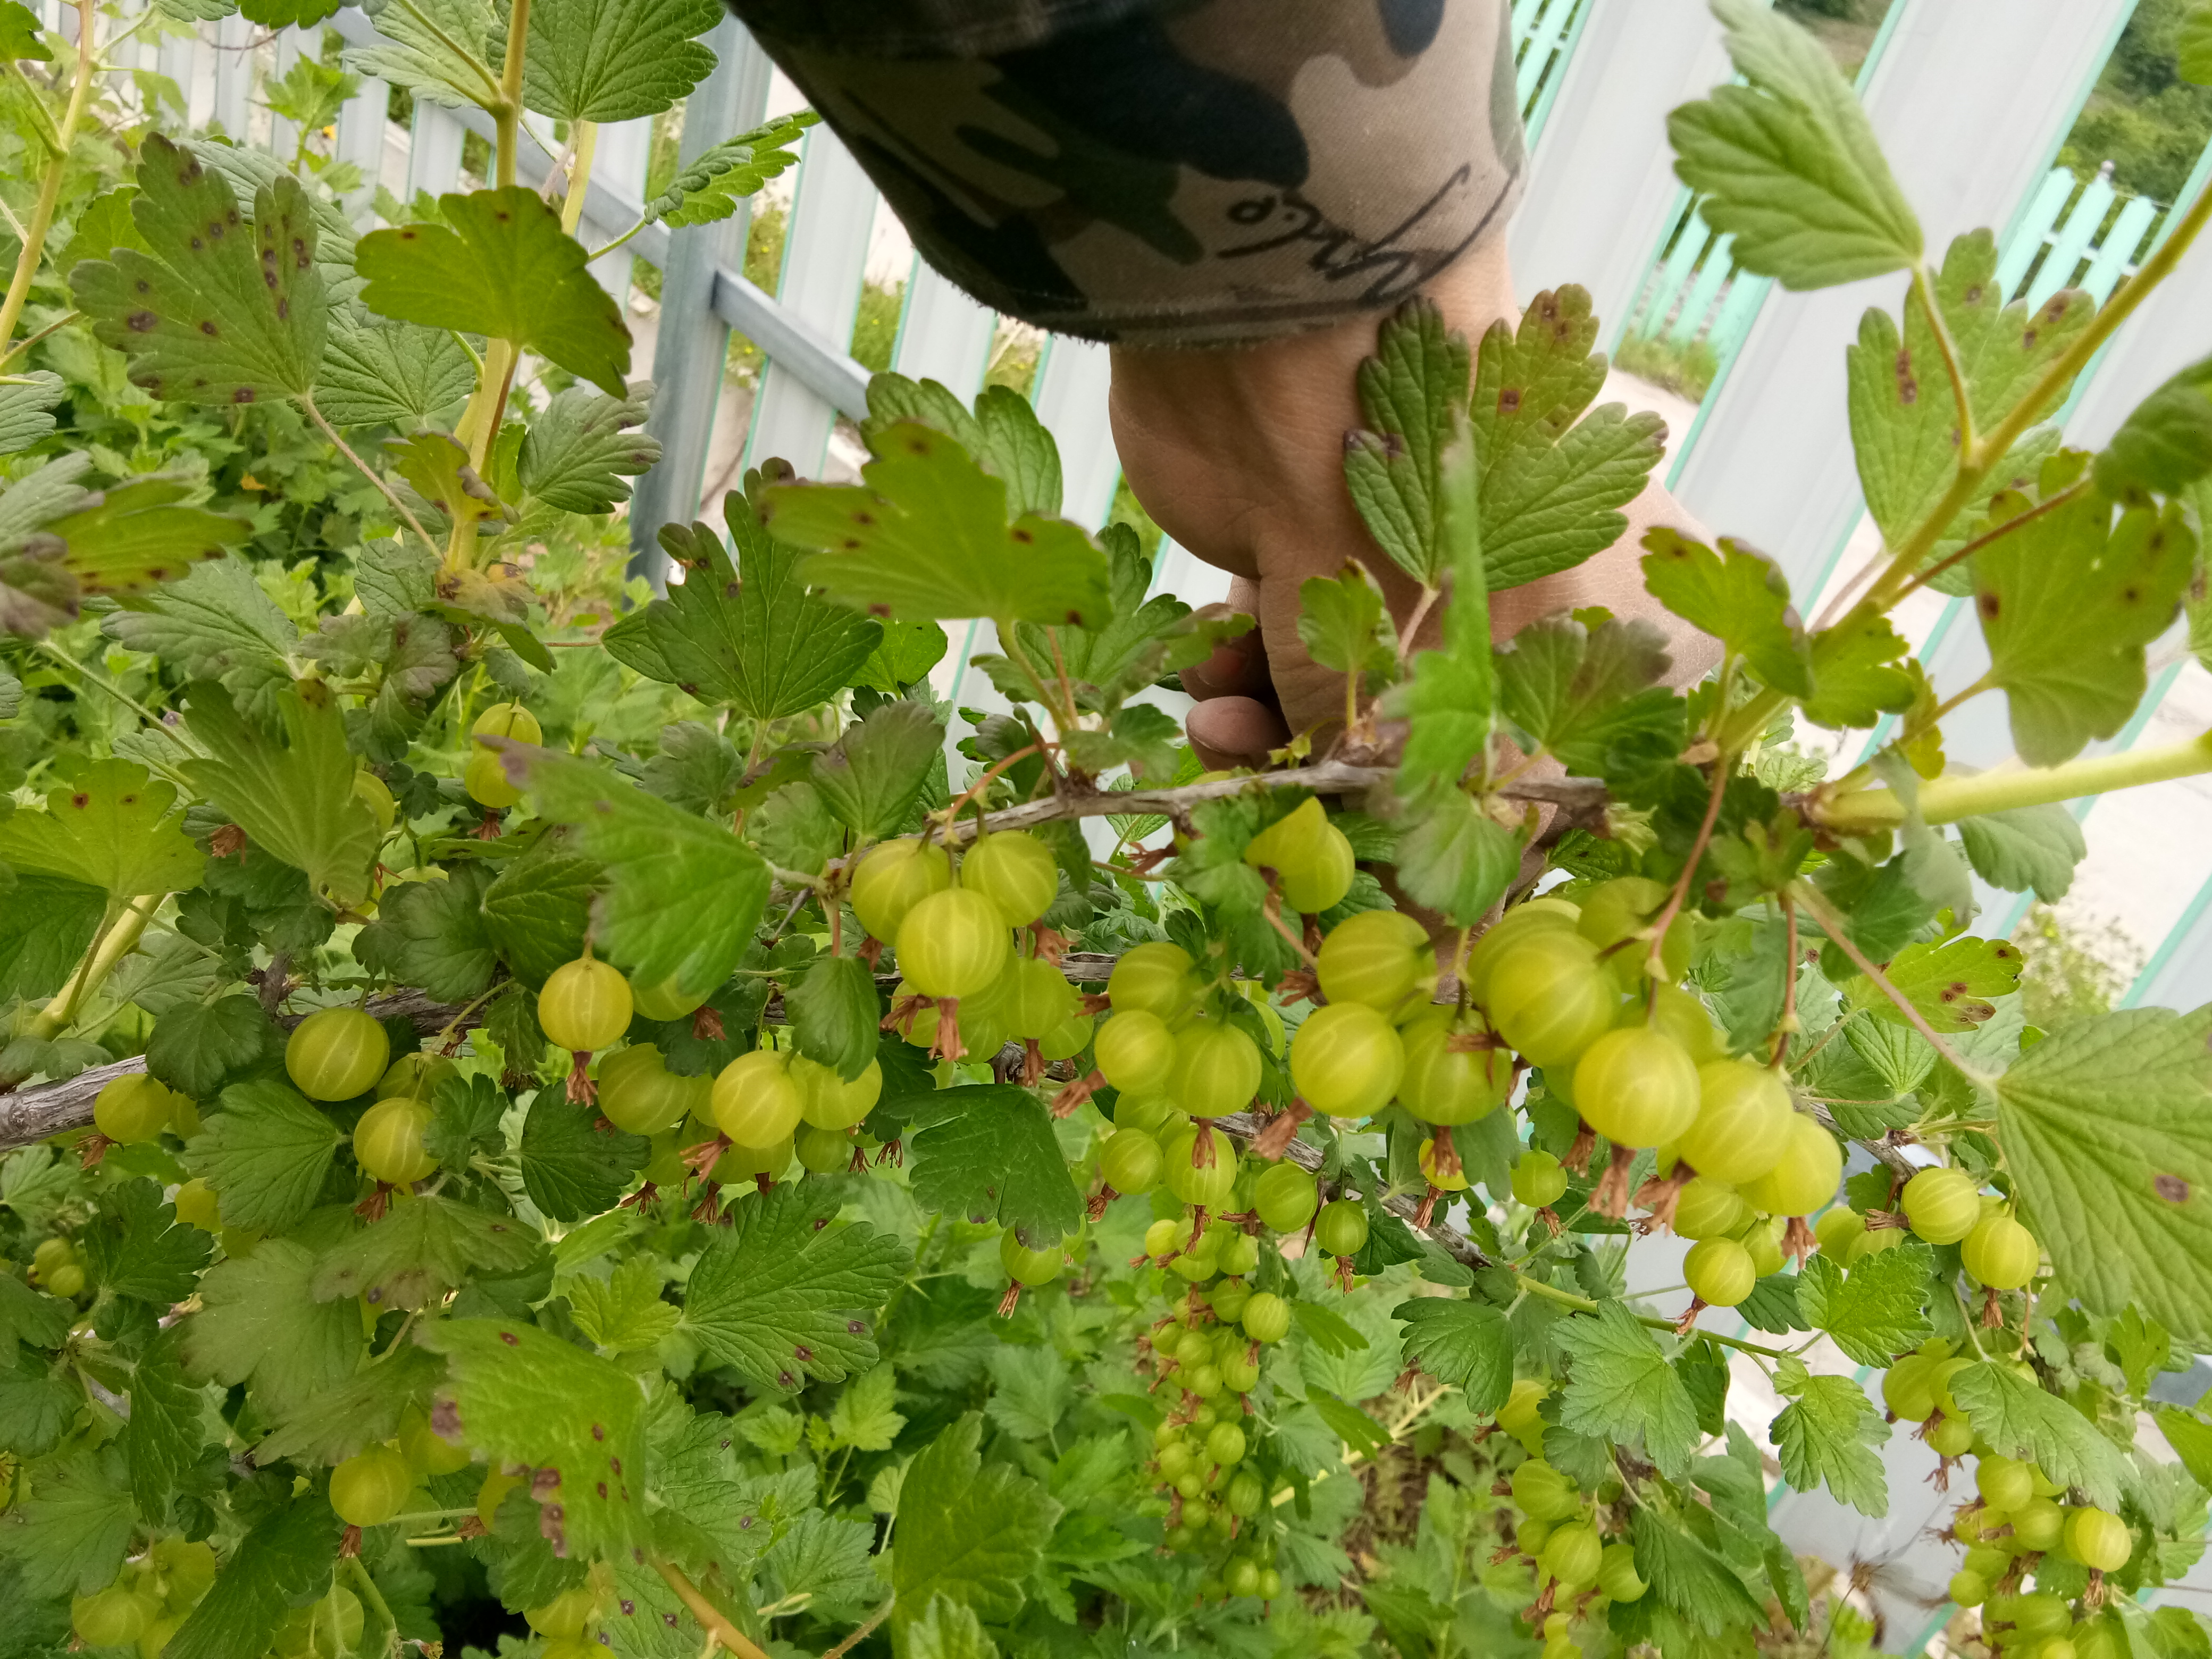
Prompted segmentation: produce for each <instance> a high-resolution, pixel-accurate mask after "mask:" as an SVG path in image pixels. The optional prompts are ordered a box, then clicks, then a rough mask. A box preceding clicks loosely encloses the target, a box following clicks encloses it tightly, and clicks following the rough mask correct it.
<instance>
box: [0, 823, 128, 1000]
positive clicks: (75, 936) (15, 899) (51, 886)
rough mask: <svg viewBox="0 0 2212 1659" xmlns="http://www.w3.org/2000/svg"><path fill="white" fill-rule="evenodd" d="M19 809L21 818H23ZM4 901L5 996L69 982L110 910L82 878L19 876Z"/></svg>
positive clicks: (0, 952) (0, 942)
mask: <svg viewBox="0 0 2212 1659" xmlns="http://www.w3.org/2000/svg"><path fill="white" fill-rule="evenodd" d="M18 817H21V814H18ZM6 892H7V898H6V900H5V902H0V997H8V996H16V997H23V998H31V997H48V996H52V994H54V993H55V992H57V991H58V990H60V989H61V988H62V987H63V986H64V985H65V984H67V983H68V982H69V977H70V974H72V973H73V972H75V971H76V965H77V963H78V962H79V961H80V960H82V957H83V956H84V953H85V951H87V950H88V949H89V948H90V947H91V945H92V941H93V937H94V934H96V933H99V931H100V919H101V918H102V917H103V916H105V915H106V914H107V896H106V894H105V893H103V892H101V891H100V889H98V888H97V887H88V886H86V885H85V884H83V883H82V882H81V881H64V880H61V879H60V878H58V877H54V876H37V875H19V876H17V877H16V878H15V882H14V884H12V885H10V886H9V887H8V888H7V889H6Z"/></svg>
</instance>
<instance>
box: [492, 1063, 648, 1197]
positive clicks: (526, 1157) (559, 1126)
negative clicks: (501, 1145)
mask: <svg viewBox="0 0 2212 1659" xmlns="http://www.w3.org/2000/svg"><path fill="white" fill-rule="evenodd" d="M598 1116H599V1114H598V1113H596V1112H594V1111H592V1110H591V1109H589V1108H586V1107H583V1106H578V1105H575V1104H574V1103H571V1102H570V1101H568V1099H567V1098H565V1097H563V1096H562V1092H561V1091H559V1090H558V1089H540V1090H539V1091H538V1098H537V1100H536V1101H535V1102H533V1103H532V1105H531V1108H530V1115H529V1116H528V1117H526V1118H525V1119H524V1120H523V1123H522V1141H521V1144H520V1147H519V1148H518V1149H517V1152H518V1156H519V1157H520V1159H521V1164H522V1189H523V1190H524V1191H525V1192H526V1193H528V1194H530V1201H531V1202H532V1204H535V1205H536V1206H538V1209H539V1210H541V1211H542V1212H544V1214H545V1215H546V1217H547V1218H549V1219H550V1220H554V1221H581V1220H582V1219H583V1218H585V1217H586V1216H593V1215H598V1214H599V1212H602V1211H604V1210H611V1209H612V1208H613V1207H614V1205H615V1200H617V1199H618V1198H620V1197H621V1196H622V1195H623V1192H624V1191H625V1190H626V1189H627V1188H629V1181H630V1177H631V1176H634V1175H635V1174H636V1173H637V1172H638V1170H641V1169H642V1168H644V1166H645V1160H646V1158H647V1155H648V1153H649V1152H650V1148H649V1146H647V1141H646V1139H645V1137H644V1136H643V1135H633V1134H625V1133H623V1132H622V1131H621V1130H619V1129H596V1128H593V1127H592V1123H593V1121H595V1120H596V1119H597V1118H598Z"/></svg>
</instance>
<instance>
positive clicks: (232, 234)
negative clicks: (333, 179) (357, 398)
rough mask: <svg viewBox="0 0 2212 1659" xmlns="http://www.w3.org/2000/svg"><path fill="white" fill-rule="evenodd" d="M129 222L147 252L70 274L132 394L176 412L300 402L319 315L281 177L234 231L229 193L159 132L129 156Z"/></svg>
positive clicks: (325, 309)
mask: <svg viewBox="0 0 2212 1659" xmlns="http://www.w3.org/2000/svg"><path fill="white" fill-rule="evenodd" d="M139 156H140V160H139V164H138V196H137V199H136V200H135V201H133V202H132V203H131V217H132V218H133V219H134V220H136V221H137V226H138V230H139V234H141V235H143V237H144V238H145V240H146V244H147V246H148V247H149V248H150V249H151V250H152V252H150V253H141V252H138V251H137V249H135V248H130V247H118V248H117V249H115V250H113V257H112V258H109V259H92V260H87V261H86V262H85V263H83V264H80V265H79V266H77V268H76V270H74V271H73V272H71V273H70V287H71V288H72V289H74V290H75V291H76V302H77V307H78V308H79V309H80V310H82V311H83V312H84V313H86V314H87V315H88V317H90V318H91V319H92V331H93V333H94V336H95V337H97V338H98V339H99V341H100V343H101V344H103V345H109V346H112V347H114V348H115V349H117V350H118V351H121V352H124V353H125V354H126V355H127V356H129V357H130V359H131V381H132V382H133V384H135V385H137V386H143V387H145V388H146V389H147V390H148V391H149V392H152V393H154V394H155V396H156V397H160V398H171V399H173V400H175V401H177V402H180V403H192V404H221V405H234V404H250V403H252V402H255V401H256V400H258V399H259V398H297V397H303V396H305V395H306V394H307V392H308V391H309V390H310V389H311V388H312V387H313V386H314V383H315V375H316V372H317V370H318V369H319V368H320V367H321V364H322V360H323V340H324V334H325V329H326V328H327V326H328V322H329V305H328V301H326V299H325V295H324V290H323V276H322V270H321V268H320V267H319V265H318V264H316V262H315V253H316V230H315V222H314V216H313V213H312V212H310V210H309V209H308V204H307V194H306V192H305V191H302V190H301V187H300V185H298V184H297V183H296V182H295V180H293V179H290V178H289V177H285V178H280V179H277V180H276V182H275V183H274V184H273V185H268V186H265V187H264V188H263V189H262V190H261V191H260V192H259V193H258V195H257V196H256V197H255V198H254V202H253V215H252V224H251V225H248V224H247V223H246V219H245V216H244V215H242V214H241V213H240V210H239V204H238V198H237V197H236V196H235V195H234V194H233V193H232V191H231V187H230V183H229V181H228V179H225V178H224V177H223V176H222V174H221V173H218V172H216V170H215V169H214V168H212V167H208V166H207V165H205V164H204V162H203V161H201V160H200V158H199V157H198V156H197V155H194V154H193V153H192V152H191V151H190V150H188V149H183V148H182V147H180V146H179V145H177V144H174V143H171V142H170V141H169V140H168V139H167V138H165V137H162V136H161V134H159V133H155V134H153V135H152V136H150V137H148V139H147V140H146V143H145V146H144V148H143V149H142V150H141V151H140V152H139Z"/></svg>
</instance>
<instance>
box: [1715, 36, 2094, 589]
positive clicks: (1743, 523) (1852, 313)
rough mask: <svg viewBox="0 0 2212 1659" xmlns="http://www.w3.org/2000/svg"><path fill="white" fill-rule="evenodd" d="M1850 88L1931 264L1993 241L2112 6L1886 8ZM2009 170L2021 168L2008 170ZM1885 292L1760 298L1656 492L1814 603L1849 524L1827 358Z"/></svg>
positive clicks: (1842, 435)
mask: <svg viewBox="0 0 2212 1659" xmlns="http://www.w3.org/2000/svg"><path fill="white" fill-rule="evenodd" d="M1899 3H1900V4H1902V5H1904V6H1905V7H1907V8H1908V10H1907V11H1906V12H1905V15H1903V16H1902V17H1901V18H1900V20H1899V24H1898V27H1897V29H1896V32H1895V37H1894V39H1893V41H1892V43H1891V46H1890V49H1889V50H1888V51H1887V52H1885V53H1884V54H1883V57H1882V60H1881V64H1879V65H1878V66H1877V67H1876V69H1875V73H1874V75H1873V76H1872V77H1871V79H1870V81H1869V85H1868V87H1867V89H1866V94H1865V97H1866V104H1867V108H1868V112H1869V115H1870V116H1871V117H1872V118H1873V121H1874V125H1875V131H1876V132H1877V133H1878V134H1879V135H1880V136H1881V140H1882V147H1883V149H1884V151H1885V153H1886V154H1887V155H1888V157H1889V159H1890V163H1891V166H1892V167H1893V169H1894V170H1895V172H1896V173H1897V176H1898V180H1899V184H1900V185H1902V186H1903V188H1904V191H1905V197H1906V199H1908V200H1909V201H1911V203H1912V204H1913V205H1914V207H1915V209H1916V210H1917V211H1918V213H1919V216H1920V220H1921V223H1922V224H1923V226H1924V227H1925V228H1926V233H1927V238H1928V245H1929V253H1930V256H1931V257H1932V258H1941V257H1942V252H1943V249H1944V248H1945V247H1946V246H1948V244H1949V242H1950V240H1951V238H1952V237H1954V235H1957V234H1960V233H1961V232H1963V231H1966V230H1970V229H1972V228H1974V227H1975V226H1977V225H1989V224H1994V225H1997V226H1999V227H2006V226H2008V225H2009V224H2010V223H2011V222H2012V220H2013V217H2014V214H2015V209H2016V208H2018V207H2019V206H2020V205H2021V204H2022V203H2023V201H2024V200H2025V199H2026V198H2027V197H2029V195H2030V194H2031V191H2032V190H2033V187H2034V186H2035V185H2037V184H2038V183H2039V181H2040V180H2041V179H2042V177H2043V175H2044V173H2045V168H2046V167H2047V166H2048V161H2047V158H2048V157H2049V155H2050V154H2051V149H2053V148H2054V147H2055V145H2056V143H2057V140H2058V138H2059V137H2060V136H2061V135H2062V134H2063V133H2064V132H2065V131H2066V130H2067V128H2068V127H2069V126H2070V125H2072V122H2073V118H2074V114H2075V111H2076V110H2078V109H2079V108H2080V107H2081V100H2082V99H2083V98H2084V97H2085V96H2086V95H2087V90H2088V88H2089V86H2090V85H2091V84H2092V83H2093V81H2094V78H2095V75H2096V70H2097V67H2098V65H2099V64H2101V62H2102V60H2103V55H2104V52H2105V51H2106V48H2107V46H2109V44H2110V42H2111V40H2112V36H2113V33H2114V31H2115V30H2116V28H2117V27H2118V23H2119V22H2120V21H2123V20H2124V16H2125V15H2126V11H2127V9H2128V5H2129V0H1899ZM2008 158H2024V159H2009V160H2008ZM1902 288H1903V284H1902V282H1901V280H1900V279H1899V278H1897V277H1894V276H1892V277H1886V278H1880V279H1875V280H1871V281H1868V282H1863V283H1849V284H1846V285H1844V286H1843V287H1839V288H1832V289H1821V290H1819V291H1817V292H1814V293H1809V294H1788V293H1784V292H1777V293H1776V294H1774V295H1771V297H1770V298H1769V299H1768V301H1767V302H1766V304H1765V306H1764V307H1762V308H1761V310H1760V313H1759V317H1758V319H1756V320H1755V321H1754V322H1753V325H1752V327H1751V331H1750V333H1749V335H1748V336H1747V338H1746V341H1745V344H1744V348H1743V350H1742V352H1741V355H1740V356H1739V357H1738V358H1737V361H1736V362H1735V367H1734V368H1733V370H1732V371H1731V372H1730V373H1729V374H1728V375H1727V376H1726V377H1725V378H1724V379H1723V380H1722V382H1721V384H1720V385H1719V386H1717V387H1715V388H1714V390H1713V392H1711V393H1710V394H1709V395H1708V397H1707V398H1706V401H1705V408H1704V410H1703V413H1702V415H1701V417H1700V420H1699V428H1700V430H1699V433H1698V435H1696V437H1695V439H1694V441H1692V443H1691V444H1689V445H1688V446H1687V453H1686V455H1685V456H1684V458H1683V459H1682V462H1681V463H1680V465H1679V466H1678V467H1677V469H1676V471H1675V472H1674V478H1673V485H1674V493H1675V495H1677V496H1678V497H1679V498H1680V500H1681V501H1682V503H1683V505H1684V506H1685V507H1686V508H1687V509H1688V510H1689V511H1690V512H1691V513H1693V514H1695V515H1696V516H1697V517H1698V518H1699V520H1702V521H1703V522H1705V524H1707V525H1710V526H1712V527H1713V528H1714V529H1715V530H1716V531H1720V532H1726V533H1728V534H1730V535H1735V536H1741V537H1742V538H1745V539H1747V540H1748V541H1749V542H1751V543H1752V544H1753V545H1755V546H1758V547H1760V548H1763V549H1764V550H1766V551H1767V552H1769V553H1771V554H1772V555H1773V556H1775V557H1776V558H1777V559H1778V560H1779V561H1780V562H1781V563H1782V566H1783V568H1784V571H1785V572H1786V573H1787V574H1789V576H1790V581H1791V584H1792V586H1794V587H1795V588H1796V590H1797V591H1798V592H1801V593H1810V592H1813V591H1814V590H1816V589H1817V588H1818V587H1819V586H1820V583H1821V582H1822V580H1824V579H1825V577H1826V572H1827V570H1828V568H1830V567H1831V566H1832V563H1833V562H1834V560H1835V559H1836V557H1837V556H1838V555H1839V553H1840V552H1841V550H1842V547H1843V544H1844V538H1845V537H1846V536H1847V535H1848V533H1849V532H1850V526H1852V525H1853V524H1855V523H1856V522H1857V518H1858V514H1859V512H1860V508H1861V502H1860V497H1859V489H1858V475H1857V471H1856V470H1855V468H1854V467H1853V465H1852V459H1851V448H1850V422H1849V417H1848V415H1847V413H1846V409H1845V401H1844V353H1843V349H1842V347H1843V344H1844V342H1845V341H1847V340H1849V339H1850V338H1851V337H1852V336H1853V335H1854V333H1855V332H1856V331H1857V322H1858V319H1859V315H1860V313H1862V312H1863V310H1865V309H1866V307H1869V306H1871V305H1882V306H1887V307H1890V308H1891V309H1892V310H1894V309H1895V308H1896V306H1897V303H1898V300H1899V295H1900V294H1901V291H1902Z"/></svg>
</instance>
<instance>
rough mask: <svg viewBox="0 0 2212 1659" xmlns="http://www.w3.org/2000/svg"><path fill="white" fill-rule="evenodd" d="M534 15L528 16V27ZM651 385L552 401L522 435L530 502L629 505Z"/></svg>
mask: <svg viewBox="0 0 2212 1659" xmlns="http://www.w3.org/2000/svg"><path fill="white" fill-rule="evenodd" d="M537 16H538V14H537V13H535V12H532V14H531V19H532V24H533V26H534V25H535V23H536V21H537ZM652 398H653V382H652V381H650V380H640V381H638V382H637V383H636V384H635V385H634V386H631V387H630V388H629V396H627V397H623V398H605V397H601V396H600V395H599V393H597V392H591V391H588V390H586V388H584V387H582V386H570V387H568V389H567V390H566V391H562V392H556V393H554V395H553V398H552V401H550V403H548V404H546V405H545V408H544V411H543V412H542V413H540V414H539V416H538V418H537V419H536V420H534V421H532V422H531V423H530V429H529V431H528V432H527V433H526V434H525V435H524V436H523V440H522V451H521V453H520V455H518V456H517V457H516V458H515V476H516V477H518V478H519V479H520V481H521V483H522V487H523V489H525V490H526V491H527V492H528V493H529V494H531V495H534V496H536V497H537V498H538V500H540V501H544V502H545V503H546V504H547V505H548V506H550V507H559V508H560V509H561V510H562V512H563V513H611V512H613V511H614V509H615V508H616V507H618V506H619V505H621V504H622V503H623V502H624V501H628V500H629V485H628V484H626V483H623V482H622V479H623V477H636V476H637V475H638V474H639V473H641V472H645V471H650V470H651V468H652V466H653V463H654V462H655V461H658V460H659V459H660V441H659V440H658V439H657V438H652V437H648V436H647V435H646V434H645V433H644V432H642V431H635V430H631V429H630V428H641V427H642V426H643V425H644V424H645V419H646V415H647V404H649V403H650V402H651V400H652Z"/></svg>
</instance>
